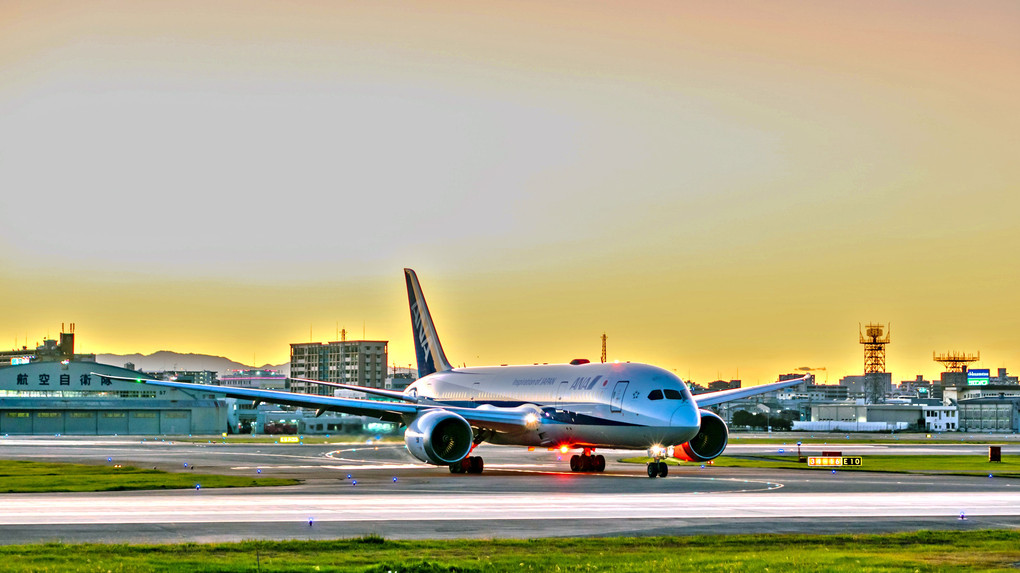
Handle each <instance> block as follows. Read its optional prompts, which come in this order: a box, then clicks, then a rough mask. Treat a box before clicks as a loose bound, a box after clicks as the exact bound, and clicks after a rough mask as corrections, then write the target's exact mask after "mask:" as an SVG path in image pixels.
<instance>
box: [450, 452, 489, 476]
mask: <svg viewBox="0 0 1020 573" xmlns="http://www.w3.org/2000/svg"><path fill="white" fill-rule="evenodd" d="M483 469H485V462H483V461H482V457H481V456H468V457H466V458H464V459H462V460H460V461H459V462H456V463H452V464H450V473H451V474H480V473H482V470H483Z"/></svg>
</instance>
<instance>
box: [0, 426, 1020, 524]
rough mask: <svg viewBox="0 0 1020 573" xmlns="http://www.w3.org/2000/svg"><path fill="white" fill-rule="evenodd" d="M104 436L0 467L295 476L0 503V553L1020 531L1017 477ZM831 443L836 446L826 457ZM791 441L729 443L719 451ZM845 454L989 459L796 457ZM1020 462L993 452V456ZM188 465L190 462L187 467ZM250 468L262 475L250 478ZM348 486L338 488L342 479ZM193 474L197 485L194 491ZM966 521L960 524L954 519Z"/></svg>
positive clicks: (935, 451) (766, 449) (1009, 446)
mask: <svg viewBox="0 0 1020 573" xmlns="http://www.w3.org/2000/svg"><path fill="white" fill-rule="evenodd" d="M210 440H215V442H217V443H212V442H211V441H207V442H206V443H186V442H180V441H171V440H170V439H166V440H154V439H151V438H149V439H145V440H143V439H141V438H137V439H136V438H126V437H119V438H117V437H110V438H69V437H13V436H12V437H0V458H4V459H30V460H37V461H62V462H77V463H90V464H105V465H114V464H123V465H136V466H140V467H156V468H159V469H163V470H168V471H176V472H190V473H195V474H200V473H218V474H235V475H262V476H273V477H293V478H298V479H301V480H302V484H301V485H298V486H292V487H281V488H240V489H222V490H213V489H198V490H172V491H151V492H149V491H146V492H103V493H87V494H80V493H49V494H0V543H5V544H11V543H28V542H42V541H74V542H77V541H100V542H174V541H200V542H206V541H234V540H243V539H305V538H311V539H319V538H323V539H325V538H335V537H352V536H359V535H366V534H379V535H382V536H384V537H387V538H392V539H401V538H460V537H476V538H492V537H513V538H532V537H558V536H576V535H602V536H611V535H690V534H700V533H763V532H810V533H822V532H878V531H902V530H916V529H922V528H926V529H972V528H990V527H1010V528H1013V527H1020V480H1013V479H1006V478H987V477H961V476H930V475H907V474H880V473H867V472H839V471H837V472H835V473H832V472H830V471H827V470H814V471H809V470H773V469H768V470H766V469H749V468H718V467H713V466H711V465H707V466H706V467H704V468H702V467H700V465H697V464H688V465H685V466H681V467H679V468H678V467H671V468H670V475H669V477H667V478H665V479H661V478H657V479H649V478H648V477H647V476H646V474H645V469H644V466H643V465H633V464H624V463H620V462H619V461H617V460H618V459H619V458H623V457H627V456H632V455H634V453H633V452H623V451H619V452H618V451H606V450H603V451H600V453H602V454H604V455H605V456H606V458H607V462H608V463H607V469H606V472H605V473H601V474H574V473H571V472H569V470H568V469H567V457H568V456H565V455H561V454H560V453H559V452H549V451H546V450H537V451H527V450H526V449H525V448H509V447H498V446H489V445H482V446H480V447H479V448H477V449H476V450H475V453H476V454H477V455H481V456H483V457H484V459H485V466H486V467H485V473H483V474H482V475H466V474H462V475H452V474H450V473H449V471H448V470H447V469H445V468H435V467H429V466H425V465H423V464H420V463H417V462H415V461H414V460H412V459H411V458H410V457H409V456H408V455H407V453H406V452H405V451H404V448H403V445H402V444H327V445H296V444H295V445H284V444H250V445H246V444H223V443H219V442H221V440H220V439H219V438H211V439H210ZM837 445H838V447H837ZM779 449H783V450H784V453H791V452H795V451H796V445H795V442H792V443H791V445H784V444H780V445H775V444H755V443H744V442H742V441H741V440H739V439H738V440H734V441H733V442H732V443H731V446H730V447H729V448H727V454H730V455H734V454H737V455H739V454H741V453H759V454H760V453H772V452H775V453H778V450H779ZM823 449H825V450H830V449H831V450H839V451H841V452H842V453H843V455H862V456H865V459H866V456H868V455H879V454H881V455H890V454H893V455H895V454H910V455H948V454H974V455H985V454H986V453H987V451H988V447H987V446H984V445H966V444H960V443H940V444H932V445H928V444H921V445H916V444H902V445H900V444H891V445H884V444H853V443H851V441H846V440H844V441H841V442H837V443H833V444H832V445H831V447H830V445H829V444H826V445H824V446H820V445H812V446H804V447H803V448H802V450H803V453H804V454H805V455H809V454H818V453H820V452H821V450H823ZM1017 454H1020V443H1015V442H1014V443H1004V445H1003V455H1005V456H1012V455H1017ZM185 464H187V466H185ZM259 472H260V473H259ZM348 475H349V476H350V477H348ZM199 481H200V478H196V482H199ZM961 512H963V514H964V516H965V517H966V519H962V520H961V519H960V514H961Z"/></svg>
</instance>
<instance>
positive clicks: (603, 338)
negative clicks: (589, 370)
mask: <svg viewBox="0 0 1020 573" xmlns="http://www.w3.org/2000/svg"><path fill="white" fill-rule="evenodd" d="M602 363H603V364H605V363H606V333H605V332H603V333H602Z"/></svg>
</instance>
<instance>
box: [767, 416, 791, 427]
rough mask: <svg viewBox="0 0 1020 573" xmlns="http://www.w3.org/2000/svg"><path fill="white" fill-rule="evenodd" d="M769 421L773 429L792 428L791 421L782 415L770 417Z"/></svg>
mask: <svg viewBox="0 0 1020 573" xmlns="http://www.w3.org/2000/svg"><path fill="white" fill-rule="evenodd" d="M769 423H770V424H772V429H773V430H790V429H792V428H793V422H791V421H790V420H787V419H786V418H783V417H782V416H780V417H779V418H772V419H771V420H769Z"/></svg>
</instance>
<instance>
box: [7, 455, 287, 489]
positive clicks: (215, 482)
mask: <svg viewBox="0 0 1020 573" xmlns="http://www.w3.org/2000/svg"><path fill="white" fill-rule="evenodd" d="M296 483H299V482H298V480H293V479H279V478H268V477H246V476H224V475H210V474H197V473H191V472H188V473H170V472H163V471H159V470H144V469H141V468H136V467H131V466H123V467H114V464H110V465H106V466H91V465H83V464H58V463H43V462H29V461H9V460H0V493H32V492H44V491H45V492H51V491H122V490H136V489H184V488H193V487H195V484H201V486H202V487H204V488H205V487H252V486H271V485H294V484H296Z"/></svg>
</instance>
